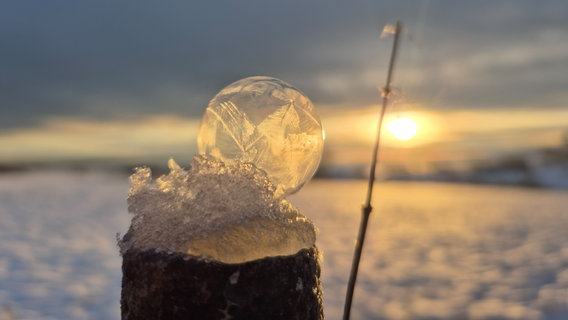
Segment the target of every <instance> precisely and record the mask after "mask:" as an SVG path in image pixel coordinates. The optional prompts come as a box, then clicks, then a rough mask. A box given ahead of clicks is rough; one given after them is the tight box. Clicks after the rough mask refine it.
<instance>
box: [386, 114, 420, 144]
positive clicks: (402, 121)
mask: <svg viewBox="0 0 568 320" xmlns="http://www.w3.org/2000/svg"><path fill="white" fill-rule="evenodd" d="M387 130H388V131H389V132H390V133H391V134H392V135H393V136H394V137H395V138H397V139H398V140H403V141H406V140H410V139H412V138H413V137H414V136H415V135H416V133H417V132H418V124H416V121H414V120H412V119H410V118H405V117H403V118H397V119H395V120H392V121H390V122H389V123H388V124H387Z"/></svg>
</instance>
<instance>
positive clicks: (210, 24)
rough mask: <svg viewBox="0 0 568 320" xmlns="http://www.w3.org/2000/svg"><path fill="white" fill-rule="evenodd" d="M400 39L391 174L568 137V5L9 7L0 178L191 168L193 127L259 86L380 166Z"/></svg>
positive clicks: (4, 27) (342, 150) (1, 33)
mask: <svg viewBox="0 0 568 320" xmlns="http://www.w3.org/2000/svg"><path fill="white" fill-rule="evenodd" d="M396 20H400V21H402V23H403V27H404V33H403V35H402V39H401V46H400V56H399V57H398V61H397V68H396V70H395V75H394V83H393V86H394V87H395V90H394V91H395V92H394V102H393V104H392V105H391V106H390V107H389V110H388V112H387V118H388V119H387V120H389V119H396V118H398V117H409V118H412V119H414V120H415V121H416V122H417V124H418V126H419V130H418V133H417V135H416V136H415V137H414V138H412V139H410V140H407V141H399V140H396V139H394V138H393V137H392V136H390V135H389V133H388V132H385V133H384V146H385V152H384V153H383V154H382V157H383V160H384V161H386V162H391V163H401V164H404V165H408V166H412V167H416V168H420V167H421V166H425V165H427V164H428V163H461V162H463V161H469V160H472V159H488V158H491V157H495V156H499V155H502V154H507V153H519V152H525V151H527V150H533V149H536V148H543V147H557V146H559V145H561V144H562V143H563V135H564V134H566V132H568V108H567V101H568V5H567V4H566V3H565V1H564V0H552V1H545V2H544V1H543V2H536V1H499V2H495V1H394V0H393V1H323V0H321V1H320V0H318V1H286V2H270V3H269V2H266V1H260V0H254V1H242V2H237V1H191V2H190V1H171V2H157V1H137V2H128V3H126V2H115V1H79V2H78V1H71V0H68V1H67V0H62V1H49V2H46V1H12V2H10V3H7V4H5V5H4V6H3V9H2V10H1V12H0V40H1V42H2V50H0V70H2V71H1V74H2V76H1V77H0V164H17V163H30V162H33V163H41V162H66V161H75V160H112V161H119V162H123V163H128V164H130V163H145V162H151V163H164V164H165V163H166V161H167V159H168V158H169V157H172V156H173V157H175V158H176V160H178V162H180V163H188V162H189V161H190V160H191V156H192V155H193V154H195V153H196V142H195V140H196V134H197V128H198V124H199V119H200V117H201V114H202V113H203V111H204V109H205V107H206V105H207V102H208V101H209V100H210V99H211V98H212V97H213V96H214V95H215V93H216V92H218V91H219V90H220V89H222V88H223V87H224V86H226V85H228V84H230V83H232V82H234V81H236V80H239V79H240V78H243V77H246V76H252V75H266V76H273V77H276V78H280V79H282V80H284V81H286V82H289V83H291V84H292V85H294V86H296V87H297V88H299V89H300V90H302V91H303V92H304V93H305V94H306V95H307V96H308V97H310V99H311V100H312V101H313V103H314V104H315V106H316V108H317V109H318V110H319V113H320V116H321V118H322V122H323V125H324V128H325V131H326V138H327V141H326V151H325V157H324V161H327V162H328V163H338V164H354V163H355V164H358V163H364V162H368V161H369V160H370V152H371V145H372V141H373V139H374V134H375V127H376V123H377V119H378V108H379V103H380V94H379V90H378V88H379V87H381V86H383V85H384V81H385V78H386V68H387V64H388V56H389V53H390V47H391V45H392V38H390V37H387V38H381V37H380V34H381V30H382V28H383V26H384V25H385V24H388V23H394V22H395V21H396Z"/></svg>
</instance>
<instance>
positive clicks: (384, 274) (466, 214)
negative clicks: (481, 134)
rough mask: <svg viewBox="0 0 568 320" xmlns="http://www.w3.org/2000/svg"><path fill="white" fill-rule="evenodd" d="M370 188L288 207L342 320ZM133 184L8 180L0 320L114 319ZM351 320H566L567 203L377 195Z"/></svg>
mask: <svg viewBox="0 0 568 320" xmlns="http://www.w3.org/2000/svg"><path fill="white" fill-rule="evenodd" d="M365 188H366V184H365V182H364V181H330V180H316V181H313V182H311V183H310V184H308V185H307V186H306V187H305V188H304V189H302V190H300V192H299V193H298V194H297V195H294V196H292V197H291V198H290V201H291V202H292V203H294V204H295V205H296V206H297V207H299V208H300V209H302V210H303V211H304V213H305V214H306V215H308V216H309V217H310V218H312V219H313V220H314V222H315V223H316V225H317V226H318V227H319V229H320V233H319V237H318V241H317V242H318V246H319V247H320V249H321V250H322V251H323V254H324V261H323V263H322V277H323V286H324V299H325V311H326V318H328V319H339V318H340V317H341V312H342V304H343V300H344V295H345V287H346V282H347V277H348V273H349V268H350V266H351V257H352V251H353V246H354V242H355V237H356V233H357V229H358V224H359V219H360V208H361V202H362V200H363V198H364V195H365V192H366V190H365ZM127 189H128V179H127V177H126V176H120V175H115V176H112V175H110V174H101V173H65V172H36V173H33V172H32V173H22V174H4V175H0V320H2V319H9V318H10V317H11V315H14V316H15V319H119V318H120V310H119V309H120V307H119V298H120V280H121V270H120V264H121V259H120V256H119V255H118V250H117V248H116V236H115V235H116V233H117V232H121V233H124V232H125V231H126V229H127V227H128V224H129V220H130V215H129V214H128V213H127V211H126V201H125V198H126V193H127ZM375 190H376V193H375V200H376V201H375V202H376V203H377V205H376V208H375V211H374V213H373V216H372V217H371V223H370V225H369V227H370V229H369V232H368V238H367V242H366V245H365V250H364V252H363V257H362V261H361V269H360V273H359V282H358V286H357V289H356V292H355V300H354V306H353V311H352V315H353V319H377V318H383V319H468V318H469V319H568V232H567V231H566V230H568V192H567V191H554V190H538V189H521V188H497V187H487V186H467V185H457V184H435V183H384V184H379V185H378V187H377V188H376V189H375Z"/></svg>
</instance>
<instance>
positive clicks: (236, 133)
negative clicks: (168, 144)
mask: <svg viewBox="0 0 568 320" xmlns="http://www.w3.org/2000/svg"><path fill="white" fill-rule="evenodd" d="M197 144H198V147H199V151H200V153H202V154H207V155H210V156H212V157H214V158H216V159H219V160H221V161H223V162H225V163H235V162H237V161H240V162H250V163H254V164H255V165H256V166H257V167H258V168H260V169H262V170H264V171H265V172H266V173H267V174H268V177H269V179H271V181H272V182H273V183H274V185H275V187H276V191H275V194H276V196H278V197H280V196H282V195H286V194H291V193H294V192H296V191H298V190H299V189H300V188H301V187H302V186H303V185H304V184H305V183H306V182H307V181H308V180H309V179H310V178H311V177H312V176H313V174H314V173H315V171H316V169H317V167H318V165H319V162H320V160H321V156H322V152H323V130H322V126H321V122H320V120H319V116H318V114H317V112H316V110H315V108H314V106H313V104H312V103H311V101H310V100H309V99H308V97H306V96H305V95H304V94H303V93H302V92H300V91H299V90H298V89H296V88H294V87H292V86H291V85H289V84H287V83H285V82H283V81H281V80H279V79H275V78H270V77H249V78H245V79H242V80H239V81H237V82H235V83H232V84H230V85H229V86H227V87H225V88H224V89H223V90H221V91H220V92H219V93H218V94H217V95H216V96H215V97H214V98H213V99H212V100H211V101H210V102H209V105H208V106H207V109H206V110H205V114H204V115H203V119H202V121H201V125H200V128H199V136H198V142H197Z"/></svg>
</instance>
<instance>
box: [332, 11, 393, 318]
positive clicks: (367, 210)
mask: <svg viewBox="0 0 568 320" xmlns="http://www.w3.org/2000/svg"><path fill="white" fill-rule="evenodd" d="M401 28H402V27H401V23H400V22H397V23H396V26H395V30H394V42H393V46H392V52H391V56H390V63H389V69H388V73H387V83H386V85H385V87H384V89H383V91H382V93H381V94H382V102H383V103H382V107H381V111H380V115H379V122H378V125H377V136H376V139H375V147H374V151H373V158H372V161H371V172H370V175H369V186H368V188H367V198H366V201H365V205H364V206H363V210H362V218H361V225H360V226H359V236H358V237H357V244H356V246H355V253H354V255H353V265H352V266H351V274H350V276H349V283H348V285H347V294H346V296H345V307H344V309H343V320H349V317H350V313H351V304H352V302H353V292H354V290H355V283H356V282H357V272H358V271H359V261H360V260H361V252H362V251H363V243H364V242H365V234H366V233H367V224H368V223H369V216H370V215H371V211H373V207H371V198H372V195H373V185H374V183H375V171H376V168H377V162H378V155H379V143H380V140H381V127H382V123H383V118H384V115H385V111H386V109H387V105H388V100H389V96H390V93H391V80H392V74H393V69H394V63H395V60H396V54H397V50H398V41H399V40H398V39H399V36H400V31H401Z"/></svg>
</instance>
